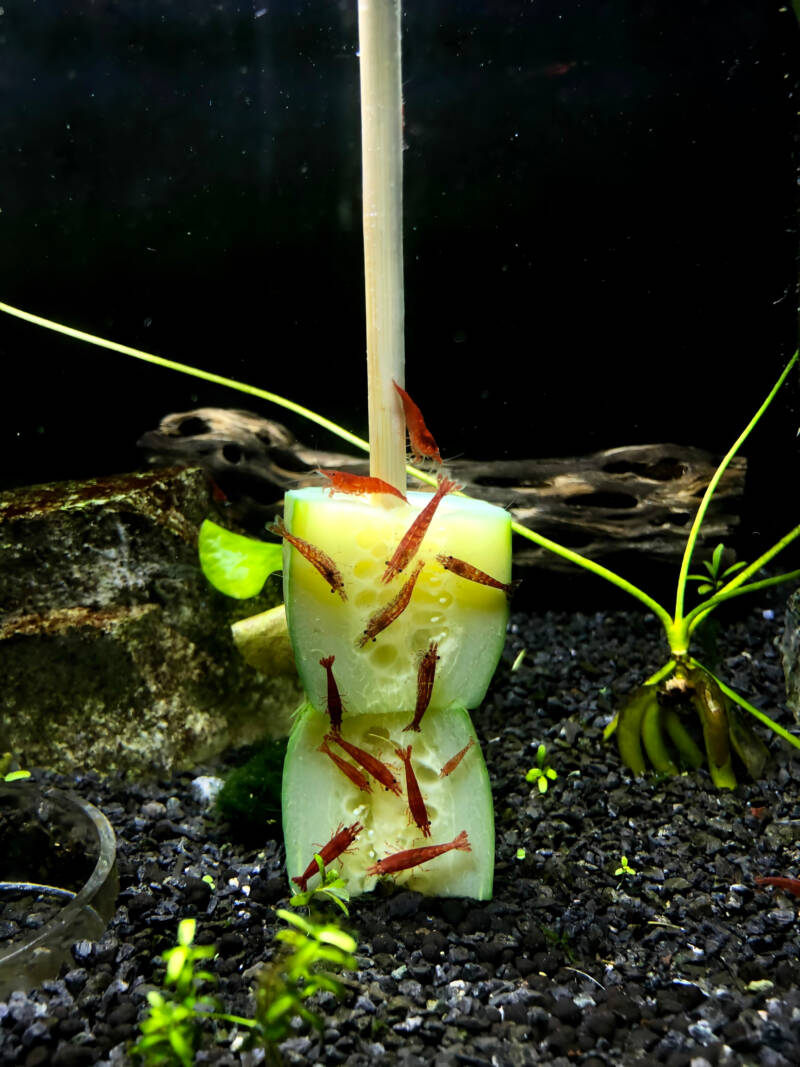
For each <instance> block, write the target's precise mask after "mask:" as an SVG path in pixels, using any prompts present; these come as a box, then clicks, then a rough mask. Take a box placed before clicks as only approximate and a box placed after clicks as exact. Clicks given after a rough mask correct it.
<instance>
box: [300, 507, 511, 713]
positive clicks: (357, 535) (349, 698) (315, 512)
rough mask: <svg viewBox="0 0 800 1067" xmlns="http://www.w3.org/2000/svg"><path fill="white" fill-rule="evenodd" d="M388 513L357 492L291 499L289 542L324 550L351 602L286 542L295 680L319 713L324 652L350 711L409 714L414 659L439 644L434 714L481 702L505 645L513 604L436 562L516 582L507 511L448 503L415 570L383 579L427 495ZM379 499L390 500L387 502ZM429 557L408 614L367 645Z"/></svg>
mask: <svg viewBox="0 0 800 1067" xmlns="http://www.w3.org/2000/svg"><path fill="white" fill-rule="evenodd" d="M408 496H409V503H408V504H405V503H403V502H402V501H398V500H396V499H395V498H394V497H390V498H388V501H389V503H388V504H387V506H385V507H382V506H380V505H379V504H378V503H377V502H376V501H374V500H370V499H365V498H363V497H342V496H338V495H337V496H336V497H335V498H334V499H330V497H329V496H328V495H327V493H325V492H323V490H321V489H301V490H296V491H292V492H290V493H287V494H286V501H285V521H286V525H287V527H288V528H289V529H290V530H291V532H292V533H294V534H295V535H296V536H299V537H301V538H303V539H304V540H305V541H307V542H309V543H311V544H313V545H314V546H315V547H316V548H318V549H320V550H322V551H324V552H325V553H326V554H327V555H328V556H330V557H331V558H332V559H333V561H334V563H335V564H336V566H337V568H338V569H339V572H340V574H341V576H342V580H343V583H344V589H345V591H346V594H347V600H346V601H343V600H342V599H341V598H340V597H339V596H338V595H336V594H335V593H332V592H331V590H330V588H329V586H328V585H327V584H326V582H325V580H324V578H323V577H322V576H321V575H320V574H319V573H318V572H317V571H316V570H315V569H314V567H313V566H312V565H311V564H310V563H309V562H308V561H307V560H306V559H305V558H304V557H303V556H302V555H301V553H300V552H298V551H297V549H295V548H293V547H292V546H291V545H290V544H289V543H288V542H284V568H283V573H284V599H285V601H286V617H287V623H288V626H289V635H290V638H291V641H292V647H293V649H294V654H295V660H296V663H297V669H298V673H299V675H300V680H301V682H302V685H303V688H304V690H305V692H306V694H307V696H308V699H309V701H310V702H311V703H312V704H313V705H314V706H315V707H316V708H317V709H318V710H324V708H325V706H326V701H327V676H326V673H325V670H324V669H323V668H322V667H321V666H320V662H319V661H320V660H321V659H322V658H323V657H328V656H335V663H334V667H333V671H334V676H335V678H336V682H337V684H338V687H339V691H340V694H341V697H342V701H343V702H344V706H345V708H346V709H347V710H349V711H350V712H351V714H370V713H374V712H390V713H391V712H396V711H401V710H402V711H408V710H411V711H413V709H414V707H415V705H416V697H417V670H418V666H419V659H420V656H421V654H423V653H424V652H425V651H426V650H427V649H428V647H429V646H430V644H431V643H432V642H436V643H437V644H438V655H439V660H438V663H437V667H436V677H435V681H434V687H433V694H432V698H431V705H430V707H431V709H435V708H444V707H447V706H449V705H450V704H452V703H457V704H460V705H462V706H464V707H468V708H474V707H477V706H478V705H479V704H480V702H481V701H482V700H483V697H484V695H485V693H486V689H487V687H488V685H489V682H490V680H491V677H492V675H493V673H494V671H495V668H496V667H497V663H498V661H499V659H500V655H501V653H502V650H503V644H504V642H505V635H506V626H507V623H508V600H507V597H506V595H505V593H504V592H503V591H502V590H501V589H496V588H491V587H489V586H486V585H481V584H478V583H476V582H474V581H469V580H467V579H465V578H462V577H459V576H457V575H455V574H453V573H451V572H449V571H447V570H446V569H445V568H444V567H443V566H442V564H441V563H440V562H438V561H437V559H436V557H437V555H439V554H443V555H451V556H455V557H457V558H458V559H463V560H465V561H466V562H468V563H470V564H472V565H473V566H474V567H477V568H479V569H480V570H482V571H484V572H486V573H488V574H490V575H491V576H492V577H493V578H496V579H497V580H498V581H500V582H508V581H509V579H510V577H511V525H510V521H511V520H510V516H509V514H508V512H506V511H504V510H503V509H502V508H498V507H495V506H494V505H491V504H487V503H485V502H484V501H480V500H471V499H467V498H463V497H454V496H446V497H445V498H444V499H443V500H442V501H441V503H440V504H439V507H438V509H437V510H436V513H435V515H434V518H433V521H432V522H431V524H430V526H429V528H428V530H427V532H426V533H425V536H424V538H423V540H422V542H421V544H420V547H419V550H418V552H417V555H416V556H415V558H414V561H413V564H409V566H408V567H407V568H406V570H405V571H404V572H403V573H402V574H400V575H398V576H396V577H395V578H394V579H393V580H392V581H390V582H389V583H384V582H383V581H382V577H383V573H384V569H385V566H386V561H387V560H388V559H389V558H390V557H391V555H392V553H393V551H394V549H395V548H396V547H397V545H398V544H399V542H400V540H401V538H402V537H403V535H404V533H405V532H406V531H407V530H408V528H409V526H410V525H411V523H412V522H413V520H414V517H415V516H416V515H418V514H419V512H420V511H421V510H422V508H423V507H424V505H425V504H427V503H428V502H429V501H430V499H431V497H430V494H426V493H409V494H408ZM382 499H383V500H384V501H385V500H386V499H387V498H385V497H382ZM418 560H424V564H425V565H424V567H423V569H422V571H421V573H420V575H419V578H418V579H417V582H416V585H415V586H414V590H413V593H412V595H411V599H410V601H409V603H408V606H407V607H406V609H405V610H404V611H403V612H402V614H400V615H399V616H398V617H397V619H396V620H395V621H393V622H392V623H391V624H390V625H389V626H387V627H386V629H384V630H382V631H381V632H380V633H379V634H377V636H376V638H375V640H374V641H373V640H370V641H368V642H367V643H366V644H365V645H364V646H363V647H360V646H359V640H360V639H361V637H362V636H363V633H364V630H365V627H366V626H367V622H368V620H369V619H370V618H371V617H372V616H373V615H374V614H375V613H376V612H377V611H378V610H380V609H381V608H383V607H384V606H385V605H386V604H388V603H389V602H390V601H391V600H392V599H393V598H394V597H396V596H397V594H398V593H399V591H400V589H401V588H402V586H403V584H404V582H405V581H406V580H407V579H408V577H409V575H410V574H411V571H412V570H413V565H414V564H416V562H417V561H418Z"/></svg>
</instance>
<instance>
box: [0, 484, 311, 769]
mask: <svg viewBox="0 0 800 1067" xmlns="http://www.w3.org/2000/svg"><path fill="white" fill-rule="evenodd" d="M207 517H210V518H217V517H218V516H217V506H216V504H215V502H214V500H213V498H212V486H211V484H210V482H209V480H208V477H207V475H206V474H205V473H204V472H202V471H199V470H193V469H177V468H171V469H166V470H157V471H148V472H139V473H134V474H128V475H120V476H116V477H111V478H102V479H97V480H95V481H89V482H64V483H59V484H53V485H43V486H33V487H29V488H23V489H17V490H13V491H12V492H10V493H5V494H2V495H0V672H2V676H3V681H4V686H3V688H4V708H3V710H2V712H0V716H2V717H1V718H0V741H1V742H2V743H1V744H0V749H3V748H4V749H9V750H11V751H13V752H14V754H15V755H16V757H17V759H18V760H19V761H20V763H21V765H22V766H26V767H32V766H43V765H44V766H48V767H50V768H52V769H55V770H59V771H63V772H69V771H71V770H73V769H74V768H76V767H79V768H82V769H94V770H97V771H101V772H104V773H107V772H109V771H113V770H119V771H122V772H126V773H133V774H142V773H145V774H146V773H151V774H169V773H171V772H173V771H174V770H176V769H182V768H186V767H190V766H192V765H194V764H196V763H197V762H199V761H202V760H204V759H207V758H208V757H210V756H212V755H214V754H216V753H218V752H220V751H222V750H224V749H225V748H227V747H229V746H232V745H242V744H247V743H250V742H253V741H255V740H258V739H260V738H262V737H279V736H285V734H286V733H287V732H288V726H289V716H290V714H291V712H292V711H293V710H294V708H295V707H296V706H297V704H298V703H299V702H300V699H301V691H300V688H299V685H298V683H297V681H296V679H293V678H287V677H267V676H265V675H263V674H261V673H260V672H259V671H257V670H255V669H253V668H252V667H251V666H248V665H247V664H246V663H245V662H244V661H243V660H242V658H241V656H240V655H239V654H238V653H237V651H236V648H235V645H234V642H233V638H232V635H231V625H232V623H233V622H234V621H236V620H237V619H239V618H242V617H244V616H248V615H250V614H254V613H256V612H261V611H264V610H265V609H267V608H269V607H272V606H273V605H274V603H275V602H276V600H277V599H278V587H277V583H275V582H268V583H267V586H266V587H265V592H264V593H262V594H261V595H259V596H258V597H253V598H251V599H250V600H247V601H234V600H231V599H230V598H228V597H225V596H223V595H222V594H220V593H217V592H216V591H215V590H214V589H212V588H211V586H209V584H208V582H207V581H206V579H205V578H204V577H203V574H202V571H201V570H200V565H199V563H198V559H197V531H198V529H199V527H200V524H201V523H202V521H203V519H205V518H207Z"/></svg>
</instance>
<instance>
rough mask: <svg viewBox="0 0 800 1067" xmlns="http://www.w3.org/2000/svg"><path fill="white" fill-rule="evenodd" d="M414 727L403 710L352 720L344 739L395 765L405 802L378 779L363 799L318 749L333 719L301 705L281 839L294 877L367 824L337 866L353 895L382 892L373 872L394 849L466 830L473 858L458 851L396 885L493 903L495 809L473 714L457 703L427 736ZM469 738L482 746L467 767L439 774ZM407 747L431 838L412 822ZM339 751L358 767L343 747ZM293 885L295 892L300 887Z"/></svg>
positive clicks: (436, 718)
mask: <svg viewBox="0 0 800 1067" xmlns="http://www.w3.org/2000/svg"><path fill="white" fill-rule="evenodd" d="M407 724H408V715H407V714H406V713H397V712H394V713H392V714H389V715H385V714H381V715H358V716H350V717H349V718H348V719H346V721H345V723H344V726H343V731H342V736H343V737H344V738H345V739H346V740H347V741H349V742H350V743H351V744H354V745H358V746H359V748H363V749H366V750H367V751H369V752H370V753H371V754H372V755H374V756H378V757H379V758H380V759H381V760H383V762H384V763H386V764H388V765H389V766H390V768H391V770H392V771H393V773H394V775H395V776H396V777H397V779H398V781H399V782H400V784H401V785H402V787H403V792H402V796H395V794H394V793H391V792H389V791H388V790H386V789H384V788H383V787H382V786H381V785H380V784H379V783H378V782H376V781H375V780H374V779H371V778H370V784H371V786H372V792H371V793H365V792H362V791H360V790H359V789H357V788H356V786H355V785H354V784H353V783H352V782H351V781H350V780H349V779H348V778H347V777H346V776H345V775H344V774H343V772H342V771H341V770H340V769H339V768H338V767H337V766H336V765H335V764H334V763H333V761H332V760H331V759H330V758H329V757H328V756H327V755H325V753H323V752H320V751H319V746H320V744H321V743H322V741H323V738H324V736H325V734H326V732H327V731H328V730H329V729H330V724H329V722H328V719H327V717H326V716H325V715H324V714H323V713H321V712H319V711H316V710H315V709H314V708H313V707H312V706H311V705H310V704H305V705H303V706H302V707H301V708H300V709H299V712H298V717H297V719H296V721H295V725H294V728H293V729H292V733H291V736H290V738H289V744H288V748H287V751H286V761H285V763H284V769H283V800H282V811H283V833H284V840H285V843H286V867H287V871H288V875H289V877H290V879H291V878H293V877H297V876H299V875H302V874H303V873H304V871H305V870H306V868H307V867H308V865H309V863H310V862H311V860H312V859H313V856H314V853H315V852H319V850H320V849H321V848H322V846H323V845H325V844H326V842H328V841H329V840H330V839H331V838H332V837H333V835H334V833H335V832H336V831H337V829H338V828H339V826H340V824H341V825H342V826H351V825H352V824H353V823H355V822H360V823H361V824H362V825H363V827H364V829H363V830H362V831H361V833H360V834H359V835H358V837H357V838H356V840H355V841H354V842H353V844H352V845H351V849H350V851H349V852H348V853H344V854H342V856H340V857H339V859H338V860H336V861H334V862H336V863H337V864H339V865H340V866H341V869H342V876H343V877H344V878H345V880H346V881H347V884H348V889H349V891H350V895H351V897H354V896H358V895H359V894H361V893H365V892H367V891H369V890H370V889H372V888H373V887H374V886H375V883H376V881H377V878H376V877H375V876H374V875H369V874H367V873H366V868H367V867H369V866H371V865H372V864H374V863H375V862H376V861H377V860H379V859H383V858H384V857H386V856H387V855H388V854H389V853H390V852H395V851H398V850H402V849H409V848H419V847H422V846H425V845H430V844H442V843H446V842H449V841H452V840H453V839H454V838H455V837H456V836H457V835H458V834H459V833H460V832H461V831H462V830H466V832H467V836H468V837H469V843H470V845H471V847H472V851H471V852H461V851H455V850H454V851H450V852H447V853H445V854H444V855H441V856H437V857H436V858H435V859H431V860H428V861H427V862H425V863H424V864H423V865H422V866H419V867H414V868H412V869H411V870H407V871H403V872H400V873H398V874H397V875H396V876H394V877H395V878H396V880H397V882H398V884H400V885H403V886H407V887H408V888H409V889H414V890H417V891H418V892H420V893H425V894H426V895H428V896H443V897H445V896H446V897H472V898H473V899H475V900H489V899H490V898H491V895H492V879H493V875H494V809H493V805H492V794H491V789H490V786H489V774H488V772H487V770H486V764H485V763H484V760H483V755H482V753H481V750H480V747H479V746H478V743H477V740H475V730H474V728H473V726H472V722H471V720H470V717H469V714H468V713H467V711H466V710H465V709H464V708H463V707H458V706H452V707H449V708H446V709H442V710H440V711H430V710H428V711H427V712H426V713H425V718H424V720H423V724H422V730H421V732H420V733H412V732H410V731H409V732H405V733H404V732H403V727H404V726H406V725H407ZM471 739H472V740H475V743H474V744H473V745H472V746H471V748H470V749H469V750H468V751H467V753H466V754H465V755H464V757H463V758H462V760H461V762H460V763H459V765H458V766H457V767H456V768H455V770H453V771H452V773H451V774H450V775H448V776H447V777H445V778H440V777H439V772H440V770H441V769H442V767H443V766H444V764H445V763H446V762H447V761H448V760H449V759H450V758H451V757H452V756H454V755H455V754H456V753H457V752H459V751H460V750H461V749H463V748H464V746H465V745H467V744H469V742H470V740H471ZM409 744H410V745H411V746H412V751H411V761H412V765H413V768H414V772H415V774H416V778H417V781H418V783H419V787H420V790H421V791H422V796H423V799H424V801H425V805H426V807H427V812H428V817H429V818H430V822H431V836H430V837H429V838H424V837H423V836H422V834H421V832H420V830H419V829H418V828H417V826H416V825H415V823H414V822H413V821H412V820H411V818H410V815H409V813H408V800H407V797H406V788H405V772H404V770H403V767H402V763H401V761H400V759H399V758H398V757H397V756H396V755H395V751H394V750H395V748H396V747H397V748H405V747H406V746H407V745H409ZM331 749H332V750H334V751H336V753H337V755H341V756H342V757H343V758H344V759H346V760H347V761H348V762H349V763H354V761H353V760H352V759H351V757H350V756H348V755H347V754H346V753H345V752H343V751H341V750H340V749H338V748H337V747H336V746H335V745H331ZM290 884H291V883H290ZM318 884H319V875H314V877H312V878H311V879H309V888H313V887H314V885H318ZM292 889H293V890H294V891H296V886H295V885H294V884H292Z"/></svg>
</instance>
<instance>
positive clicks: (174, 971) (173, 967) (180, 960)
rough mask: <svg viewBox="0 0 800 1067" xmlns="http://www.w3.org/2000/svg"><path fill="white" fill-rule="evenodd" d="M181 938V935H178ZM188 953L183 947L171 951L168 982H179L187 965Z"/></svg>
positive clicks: (168, 961) (168, 964) (168, 963)
mask: <svg viewBox="0 0 800 1067" xmlns="http://www.w3.org/2000/svg"><path fill="white" fill-rule="evenodd" d="M178 936H179V937H180V933H179V934H178ZM186 956H187V952H186V949H185V948H184V947H183V946H180V947H178V948H173V949H170V951H169V959H168V960H167V981H168V982H177V980H178V978H179V976H180V973H181V971H182V970H183V968H184V966H185V964H186Z"/></svg>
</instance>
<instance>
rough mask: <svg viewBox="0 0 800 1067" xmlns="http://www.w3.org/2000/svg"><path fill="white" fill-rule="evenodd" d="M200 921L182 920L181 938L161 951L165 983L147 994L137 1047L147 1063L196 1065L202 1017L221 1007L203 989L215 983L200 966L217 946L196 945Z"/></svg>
mask: <svg viewBox="0 0 800 1067" xmlns="http://www.w3.org/2000/svg"><path fill="white" fill-rule="evenodd" d="M196 929H197V923H196V921H195V920H194V919H182V920H181V922H180V923H179V924H178V941H177V944H176V945H175V946H174V947H173V948H169V949H167V950H166V951H165V952H163V953H162V954H161V958H162V960H163V961H164V963H165V964H166V973H165V975H164V983H165V988H164V989H163V990H157V989H151V990H150V992H149V993H148V994H147V1003H148V1005H149V1010H148V1013H147V1015H146V1016H145V1018H144V1019H143V1020H142V1022H141V1024H140V1027H139V1029H140V1031H141V1035H142V1036H141V1037H140V1038H139V1040H138V1041H137V1042H136V1044H135V1045H134V1046H133V1048H132V1049H131V1052H132V1054H133V1055H134V1057H137V1058H139V1059H141V1061H142V1062H143V1063H144V1064H145V1065H146V1067H161V1065H170V1064H173V1063H180V1064H182V1065H183V1067H191V1065H192V1064H193V1063H194V1062H195V1052H196V1051H197V1046H198V1044H199V1040H200V1022H201V1018H200V1016H201V1015H203V1016H205V1017H206V1018H208V1017H209V1015H211V1014H212V1013H213V1012H214V1011H215V1010H216V1009H217V1007H218V1003H217V1000H216V999H215V998H214V997H212V996H211V995H209V994H202V993H201V992H200V989H201V987H202V986H203V985H204V984H207V983H213V982H214V981H215V977H214V975H213V974H211V972H210V971H205V970H197V969H196V967H197V964H198V963H199V962H200V961H201V960H207V959H212V958H213V957H214V955H215V954H216V950H215V949H214V948H213V946H211V945H195V944H194V937H195V932H196Z"/></svg>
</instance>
